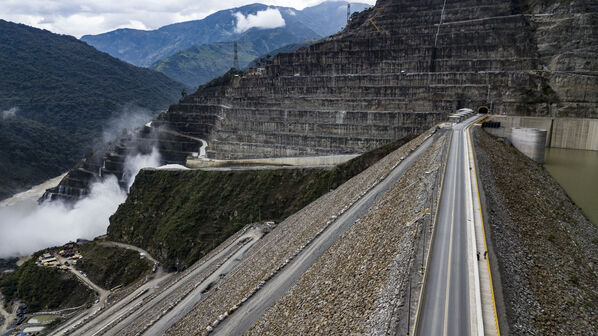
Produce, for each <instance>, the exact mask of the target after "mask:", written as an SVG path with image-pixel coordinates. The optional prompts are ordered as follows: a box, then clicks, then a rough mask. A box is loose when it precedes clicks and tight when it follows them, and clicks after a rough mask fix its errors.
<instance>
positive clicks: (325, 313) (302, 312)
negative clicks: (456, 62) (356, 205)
mask: <svg viewBox="0 0 598 336" xmlns="http://www.w3.org/2000/svg"><path fill="white" fill-rule="evenodd" d="M444 143H445V137H442V138H439V139H438V140H437V141H436V143H435V145H434V146H433V147H432V148H430V149H429V150H428V151H427V152H426V153H425V154H424V156H422V157H421V158H420V159H419V160H418V161H417V162H416V163H415V164H414V165H413V166H412V167H411V168H410V169H409V170H408V171H407V172H406V173H405V175H403V177H401V178H400V179H399V181H398V182H397V183H396V184H395V185H394V186H393V187H392V188H391V189H390V190H389V191H388V192H387V193H386V194H385V195H384V197H383V198H382V199H381V200H380V201H379V202H378V203H377V204H376V205H375V206H373V207H372V208H370V209H369V210H368V212H367V213H366V214H365V216H363V217H362V218H360V219H359V220H358V222H357V223H355V225H353V226H352V227H351V229H349V231H347V232H346V233H345V234H344V235H343V236H342V237H341V238H340V239H339V240H338V241H337V242H336V243H335V244H333V245H332V246H331V247H330V249H328V251H326V253H325V254H324V255H323V256H322V257H320V258H319V259H318V260H317V261H316V263H315V264H314V265H313V266H312V267H311V268H310V269H309V270H308V271H307V272H306V273H305V274H303V275H302V276H301V279H300V280H299V281H298V282H297V284H296V285H295V286H294V287H292V289H291V290H290V291H289V292H287V294H286V295H285V296H284V297H282V298H281V299H280V300H278V301H277V302H276V303H275V304H274V305H273V306H272V307H271V308H270V309H268V311H267V312H266V313H265V314H264V316H262V318H261V320H259V321H258V322H257V323H256V324H255V325H254V326H253V328H252V329H251V330H250V331H249V333H248V334H249V335H298V334H307V335H315V334H322V335H349V334H353V333H354V334H360V335H363V334H368V335H389V334H393V333H394V332H395V331H396V324H395V323H392V322H393V317H395V316H394V315H395V312H396V310H397V308H398V306H401V305H403V304H405V303H406V299H407V292H408V281H407V280H408V275H409V272H410V270H411V269H412V267H411V264H412V262H413V259H414V255H415V253H416V251H417V239H419V238H420V235H419V233H421V229H422V225H424V222H425V221H424V220H423V218H424V216H423V214H424V213H425V208H426V206H429V203H430V201H431V199H432V196H433V190H434V184H435V183H437V181H438V179H437V177H438V176H437V175H439V174H440V171H441V170H439V169H436V170H433V169H434V166H438V163H439V162H440V161H441V160H442V152H443V150H442V149H443V145H444ZM424 171H433V172H432V173H429V174H422V172H424Z"/></svg>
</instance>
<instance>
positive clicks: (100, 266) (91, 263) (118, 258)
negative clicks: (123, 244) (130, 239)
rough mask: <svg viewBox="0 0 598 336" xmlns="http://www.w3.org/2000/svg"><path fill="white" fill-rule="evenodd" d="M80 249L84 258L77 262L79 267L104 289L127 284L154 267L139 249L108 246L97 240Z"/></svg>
mask: <svg viewBox="0 0 598 336" xmlns="http://www.w3.org/2000/svg"><path fill="white" fill-rule="evenodd" d="M79 249H80V252H81V254H82V255H83V259H81V260H80V261H79V262H78V263H77V268H78V269H80V270H81V271H83V272H85V273H86V274H87V276H88V277H89V279H90V280H91V281H93V283H95V284H96V285H98V286H100V287H102V288H104V289H111V288H114V287H116V286H119V285H120V286H127V285H129V284H131V283H133V282H134V281H136V280H137V279H139V277H141V276H143V275H145V274H148V273H149V272H150V271H151V269H152V263H151V262H150V261H149V260H147V259H144V258H141V257H140V255H139V252H137V251H133V250H127V249H124V248H120V247H114V246H106V245H102V243H100V242H97V241H94V242H90V243H87V244H85V245H82V246H80V247H79Z"/></svg>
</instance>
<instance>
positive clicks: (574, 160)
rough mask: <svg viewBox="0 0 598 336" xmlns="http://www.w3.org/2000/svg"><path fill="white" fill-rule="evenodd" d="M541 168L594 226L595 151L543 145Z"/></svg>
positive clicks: (597, 200)
mask: <svg viewBox="0 0 598 336" xmlns="http://www.w3.org/2000/svg"><path fill="white" fill-rule="evenodd" d="M544 167H546V170H548V172H549V173H550V174H551V175H552V176H553V177H554V178H555V179H556V180H557V181H558V182H559V183H560V185H561V186H562V187H563V189H565V191H566V192H567V194H568V195H569V197H571V199H572V200H573V201H574V202H575V203H576V204H577V205H578V206H579V207H580V208H581V209H582V211H583V212H584V214H585V215H586V216H587V217H588V218H589V219H590V221H591V222H592V223H593V224H594V225H596V226H598V151H588V150H575V149H562V148H547V149H546V162H545V163H544Z"/></svg>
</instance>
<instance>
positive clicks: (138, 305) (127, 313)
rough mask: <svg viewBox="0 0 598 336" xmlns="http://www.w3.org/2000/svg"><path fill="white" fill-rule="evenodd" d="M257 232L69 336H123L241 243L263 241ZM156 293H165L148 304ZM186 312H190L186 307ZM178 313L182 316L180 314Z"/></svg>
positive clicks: (145, 288)
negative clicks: (151, 296)
mask: <svg viewBox="0 0 598 336" xmlns="http://www.w3.org/2000/svg"><path fill="white" fill-rule="evenodd" d="M257 231H260V230H259V229H257V228H256V229H250V230H249V231H248V232H247V233H245V234H244V235H242V236H241V237H239V238H238V239H237V240H236V241H235V242H234V243H232V244H230V245H229V246H228V247H226V248H225V249H224V250H222V251H221V252H220V253H218V254H217V255H215V256H214V257H213V258H212V259H210V260H209V261H206V262H205V263H203V264H201V265H200V266H198V267H197V268H196V269H194V270H192V271H191V272H190V273H188V274H187V275H185V276H184V277H183V278H181V280H180V281H177V282H175V283H174V284H172V286H170V287H168V288H160V289H158V288H156V287H157V285H158V283H154V282H149V283H147V284H145V285H144V286H142V287H141V288H139V289H138V290H136V291H135V292H134V293H132V294H131V295H129V296H128V297H127V298H125V299H123V300H121V301H119V302H118V303H116V304H115V305H114V306H111V307H110V308H108V309H106V310H104V311H102V312H101V313H100V314H98V316H96V317H95V318H94V319H93V320H92V321H90V322H88V323H87V324H85V325H83V326H81V327H79V328H77V329H76V330H74V331H70V333H69V334H70V335H74V336H78V335H89V336H93V335H98V334H101V333H103V334H104V335H119V333H120V332H121V331H122V330H123V329H125V328H126V327H127V326H129V325H130V323H132V322H134V321H135V320H136V319H138V318H141V317H143V316H144V313H146V312H147V311H148V310H150V309H151V308H152V307H153V306H154V305H157V304H159V303H160V301H162V300H163V299H165V298H166V297H168V296H169V295H171V294H173V293H175V292H176V291H177V290H178V289H180V288H182V287H183V286H185V285H186V284H188V283H189V282H192V281H197V279H196V276H198V275H199V274H200V273H201V272H202V271H203V270H204V269H206V268H207V267H209V266H210V265H211V264H212V263H213V262H216V261H217V260H218V259H219V258H220V257H221V256H224V255H228V254H229V253H231V252H232V251H234V250H236V248H235V246H237V242H239V241H241V240H243V239H245V238H248V237H249V238H252V241H250V242H249V243H247V244H246V245H245V246H251V245H253V244H254V243H255V242H256V241H257V240H259V237H261V231H260V234H257V233H256V232H257ZM233 259H235V258H233ZM221 269H222V267H221ZM156 290H161V293H160V294H159V295H157V296H156V297H154V298H153V299H152V300H150V301H149V302H146V300H144V298H145V296H147V295H148V294H149V293H151V292H153V291H156ZM196 291H197V289H196V290H195V291H193V292H192V297H195V292H196ZM184 302H185V303H186V302H187V300H184ZM182 308H185V309H187V308H186V306H184V307H182ZM175 311H176V312H179V311H178V310H175ZM120 318H124V319H123V320H122V321H118V320H119V319H120ZM175 320H176V319H175ZM113 323H115V324H113ZM172 323H173V321H171V320H170V319H167V320H166V323H165V324H164V325H166V327H168V326H169V325H170V324H172Z"/></svg>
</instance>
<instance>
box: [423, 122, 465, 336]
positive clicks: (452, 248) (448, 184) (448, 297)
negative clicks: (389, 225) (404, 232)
mask: <svg viewBox="0 0 598 336" xmlns="http://www.w3.org/2000/svg"><path fill="white" fill-rule="evenodd" d="M475 119H476V118H471V119H469V120H467V121H464V122H462V123H460V124H457V125H455V126H454V127H453V137H452V140H451V147H450V151H449V157H448V163H447V166H446V172H445V176H444V184H443V187H442V195H441V198H440V206H439V212H438V218H437V222H436V228H435V236H434V241H433V243H432V250H431V253H432V254H431V255H430V260H429V265H428V271H427V272H428V274H427V275H426V284H425V289H424V290H425V291H424V293H423V298H422V300H423V302H422V304H421V308H420V312H419V315H420V316H419V321H418V324H417V329H418V330H416V332H415V334H416V335H418V336H447V335H450V336H463V335H471V332H472V330H471V323H470V322H471V315H470V314H472V313H474V312H470V297H469V295H470V294H473V293H472V292H470V287H471V286H473V284H470V283H469V277H468V274H469V268H468V259H467V253H468V242H467V213H466V184H465V178H466V176H467V175H466V173H467V172H466V169H467V167H466V165H465V160H466V154H467V153H466V152H465V150H464V141H465V140H464V139H465V136H466V133H465V132H466V131H465V128H466V126H467V125H469V124H470V123H471V122H473V121H474V120H475Z"/></svg>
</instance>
